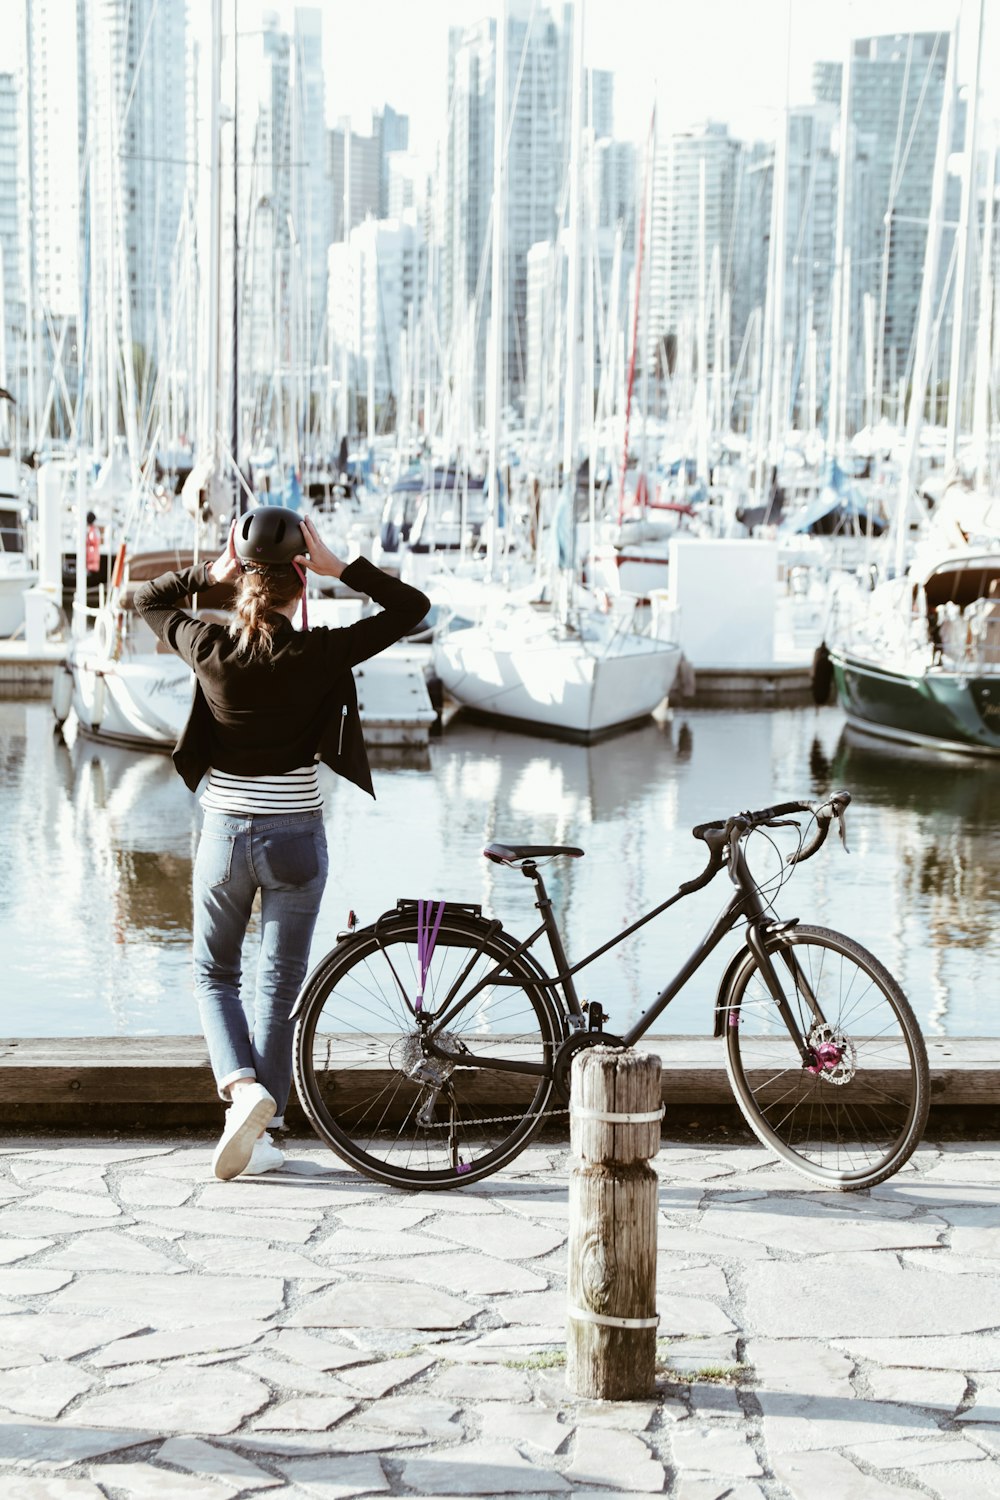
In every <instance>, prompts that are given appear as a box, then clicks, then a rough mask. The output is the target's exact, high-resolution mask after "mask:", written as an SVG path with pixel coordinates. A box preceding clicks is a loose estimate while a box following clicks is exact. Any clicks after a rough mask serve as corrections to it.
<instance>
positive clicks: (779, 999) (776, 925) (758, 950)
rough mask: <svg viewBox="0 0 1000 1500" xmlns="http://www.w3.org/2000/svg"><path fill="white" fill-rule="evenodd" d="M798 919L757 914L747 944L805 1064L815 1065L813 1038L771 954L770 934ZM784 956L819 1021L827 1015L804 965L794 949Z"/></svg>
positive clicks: (793, 977)
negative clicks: (808, 1035) (804, 1032)
mask: <svg viewBox="0 0 1000 1500" xmlns="http://www.w3.org/2000/svg"><path fill="white" fill-rule="evenodd" d="M797 921H798V918H797V917H795V918H793V919H792V921H790V922H774V921H770V922H768V921H764V920H762V919H760V918H756V919H755V920H753V921H752V922H750V923H749V924H748V926H747V947H748V948H749V949H750V952H751V953H752V954H753V956H754V958H755V959H756V960H757V967H758V969H759V970H760V973H761V977H762V978H763V980H764V983H765V984H766V985H767V988H768V992H769V993H770V996H771V999H772V1000H773V1001H774V1003H775V1006H776V1007H777V1011H778V1014H779V1015H780V1017H781V1019H782V1020H783V1021H784V1023H785V1025H786V1027H787V1028H788V1034H789V1036H790V1037H791V1039H792V1041H793V1042H794V1043H795V1046H796V1048H797V1049H798V1053H799V1056H800V1057H801V1058H802V1064H803V1067H806V1068H811V1067H814V1066H815V1063H816V1056H815V1053H814V1052H813V1049H812V1047H811V1046H810V1045H809V1042H808V1041H807V1040H806V1038H805V1037H804V1036H803V1035H802V1030H801V1027H800V1026H799V1023H798V1021H797V1020H796V1017H795V1012H794V1011H793V1010H792V1007H791V1006H790V1005H789V1003H788V1000H787V999H786V998H785V992H784V990H783V989H782V987H781V980H780V979H779V978H778V975H777V973H776V971H775V967H774V964H773V963H772V962H771V955H770V954H769V953H768V951H767V940H768V938H771V937H773V936H774V935H775V934H776V933H781V932H787V931H788V930H789V929H790V928H792V927H794V926H795V923H796V922H797ZM782 958H783V959H784V960H785V962H786V964H787V965H788V970H789V973H790V974H791V976H792V983H793V985H794V986H795V989H796V992H797V993H799V994H802V995H804V998H805V999H806V1001H807V1002H808V1004H809V1007H810V1009H811V1010H812V1012H813V1016H814V1017H815V1019H816V1021H819V1022H821V1021H822V1020H823V1016H822V1013H821V1011H820V1009H819V1006H818V1005H817V1003H816V998H815V996H814V995H813V993H812V991H811V989H810V988H809V986H808V985H807V984H806V983H805V978H804V976H803V974H802V971H801V968H800V966H799V965H798V964H797V963H796V961H795V958H794V955H793V954H792V953H791V952H788V951H786V952H784V953H782ZM733 1020H734V1016H733V1015H731V1016H730V1024H732V1023H733Z"/></svg>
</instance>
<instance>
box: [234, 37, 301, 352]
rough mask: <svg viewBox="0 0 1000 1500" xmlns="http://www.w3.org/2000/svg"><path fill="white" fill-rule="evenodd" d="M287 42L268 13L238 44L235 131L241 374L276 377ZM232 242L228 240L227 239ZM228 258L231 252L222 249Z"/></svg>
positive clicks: (286, 204) (285, 272)
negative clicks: (270, 373) (271, 373)
mask: <svg viewBox="0 0 1000 1500" xmlns="http://www.w3.org/2000/svg"><path fill="white" fill-rule="evenodd" d="M290 54H291V40H290V38H289V36H288V34H287V32H285V31H282V30H281V28H280V27H279V25H278V18H277V16H276V15H274V14H273V13H271V14H268V15H266V16H265V17H264V25H263V27H262V28H261V29H260V30H259V31H257V32H250V33H249V34H247V35H244V36H241V37H240V38H239V51H238V59H237V60H238V64H239V71H238V90H237V108H238V130H239V143H240V145H239V153H240V158H241V161H243V162H248V163H250V167H249V170H248V169H247V168H246V167H244V168H243V170H242V171H241V172H240V174H239V189H240V207H239V212H238V214H237V220H238V222H239V224H240V226H241V239H242V241H243V243H242V244H241V247H240V248H241V252H242V256H243V275H242V277H241V281H242V286H243V299H242V305H241V309H240V326H241V331H242V349H241V353H240V364H241V369H242V371H243V374H244V378H245V377H246V376H247V375H251V376H252V375H254V374H257V373H264V372H267V371H276V370H278V369H279V368H280V367H281V365H282V364H285V363H286V362H287V360H288V358H289V355H290V350H289V347H288V338H287V335H288V325H287V319H283V318H282V316H281V309H282V304H283V300H284V296H285V291H286V289H287V287H288V283H289V251H290V236H289V228H288V225H289V217H290V215H291V212H292V191H291V187H292V179H291V173H290V171H289V162H290V160H291V155H292V147H291V140H290V136H291V118H290V97H289V82H290V78H289V74H290ZM230 238H231V234H230ZM229 252H230V255H231V253H232V247H231V245H230V247H229Z"/></svg>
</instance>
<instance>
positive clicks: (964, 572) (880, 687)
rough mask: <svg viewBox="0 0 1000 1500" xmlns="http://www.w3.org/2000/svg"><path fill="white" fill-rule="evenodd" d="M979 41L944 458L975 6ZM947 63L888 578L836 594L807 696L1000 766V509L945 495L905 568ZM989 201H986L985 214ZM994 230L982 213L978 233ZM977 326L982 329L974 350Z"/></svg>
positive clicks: (939, 198) (925, 362)
mask: <svg viewBox="0 0 1000 1500" xmlns="http://www.w3.org/2000/svg"><path fill="white" fill-rule="evenodd" d="M979 41H980V46H979V48H978V51H977V63H976V75H975V82H974V84H973V87H972V89H971V99H970V109H969V113H968V119H967V123H966V142H965V173H964V177H963V204H962V214H961V223H960V226H959V239H958V241H957V254H956V266H957V267H958V268H960V271H961V274H960V276H959V279H958V281H957V283H956V291H955V304H956V312H955V317H954V319H953V328H954V333H953V348H952V378H951V381H950V388H949V433H950V442H951V457H952V458H954V454H955V443H956V438H957V428H958V401H959V396H960V387H961V380H960V370H961V354H962V340H963V334H964V316H963V315H964V306H963V297H962V294H961V286H962V280H963V276H964V267H965V263H966V256H967V254H968V240H969V235H968V230H969V226H970V222H971V220H972V217H973V214H974V205H975V193H974V191H973V185H974V170H975V160H976V157H975V139H976V114H977V107H978V92H979V59H980V58H981V52H982V47H981V42H982V0H980V5H979ZM955 52H956V46H955V39H954V38H953V40H952V45H951V47H950V48H949V53H948V72H947V76H946V79H945V89H944V98H943V102H942V110H941V122H940V128H939V135H938V148H937V157H936V161H935V167H934V186H933V192H932V202H931V212H930V222H929V225H928V233H927V248H926V252H925V259H924V275H923V295H922V298H921V306H920V314H919V320H918V325H917V339H916V352H915V357H914V377H913V394H912V396H911V400H910V410H909V414H908V419H907V428H906V446H905V454H904V459H903V464H902V471H903V472H902V484H901V489H900V495H899V501H898V506H897V512H896V517H895V524H894V537H893V541H894V557H895V570H894V571H895V576H894V577H889V578H887V579H885V580H884V581H882V582H880V583H878V584H877V585H876V587H875V588H874V589H873V590H871V591H870V592H868V591H866V590H865V589H864V587H863V585H861V584H860V583H859V582H858V581H857V580H845V581H843V582H842V584H841V586H840V588H839V589H838V591H837V594H836V596H835V599H834V603H833V608H832V611H831V615H830V619H829V621H828V624H827V629H826V635H825V640H824V643H823V646H822V647H821V648H820V651H819V653H818V655H817V664H816V665H817V671H816V677H815V681H814V686H815V687H816V696H817V697H818V698H822V697H824V696H825V695H826V693H827V692H828V691H829V689H830V687H831V686H832V685H835V686H836V690H837V696H838V698H839V700H840V702H841V704H842V706H843V708H844V710H845V712H846V714H847V718H848V722H849V723H850V724H851V725H852V726H853V727H854V728H855V729H857V730H860V731H862V732H864V733H866V734H869V735H874V736H876V737H880V738H884V739H889V740H897V741H903V742H905V743H909V744H914V745H918V746H921V747H923V748H925V749H928V750H934V751H940V750H944V751H951V752H956V753H959V754H978V755H983V754H985V755H1000V501H998V500H996V499H993V498H991V497H989V496H988V495H986V496H984V495H979V496H977V495H975V494H972V493H968V492H965V491H963V490H962V489H961V488H960V487H957V486H952V487H951V488H950V489H949V490H948V491H947V492H946V494H945V496H944V497H942V500H941V501H939V503H938V504H937V505H936V507H935V509H934V513H933V515H932V517H931V518H930V520H929V521H926V520H925V521H924V524H923V535H922V537H921V539H920V541H919V543H918V545H917V546H916V548H915V550H914V552H913V555H912V557H910V558H908V557H907V549H908V544H909V540H910V530H911V507H912V501H913V496H914V495H915V493H916V488H917V485H916V477H917V460H918V452H919V438H920V429H921V424H922V419H923V408H924V399H925V394H926V388H927V378H928V372H929V368H930V362H931V303H932V297H933V293H934V288H935V286H936V284H937V276H938V260H939V253H940V239H941V227H942V221H943V208H944V188H945V173H946V164H947V155H948V149H949V143H950V125H951V109H950V103H951V96H952V93H953V90H954V68H955ZM991 175H992V174H991ZM991 199H992V195H990V199H988V200H987V201H988V203H989V202H991ZM991 220H992V212H991V209H989V208H988V210H987V214H986V224H987V226H989V225H990V224H991ZM983 259H984V267H988V263H989V259H990V253H989V244H988V243H987V246H986V251H985V254H984V257H983ZM991 300H992V299H990V301H991ZM984 305H986V306H988V305H989V303H988V302H986V303H984ZM982 322H983V320H982V319H981V327H980V335H981V338H982V336H983V334H984V328H983V326H982ZM978 405H979V403H977V406H978Z"/></svg>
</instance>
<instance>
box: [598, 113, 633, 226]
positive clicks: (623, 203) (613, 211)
mask: <svg viewBox="0 0 1000 1500" xmlns="http://www.w3.org/2000/svg"><path fill="white" fill-rule="evenodd" d="M594 154H595V168H594V171H595V176H596V179H597V191H596V198H597V202H596V204H595V211H596V220H597V226H598V228H600V229H614V227H615V225H616V224H619V223H620V224H622V226H623V228H624V232H625V246H626V249H629V250H632V249H634V248H635V236H636V218H637V213H636V209H637V200H638V196H639V193H640V191H641V184H639V183H638V181H637V172H638V156H637V153H636V148H635V146H634V145H633V144H632V142H631V141H616V140H612V139H611V138H610V137H607V136H605V137H599V138H598V139H597V140H596V141H595V142H594Z"/></svg>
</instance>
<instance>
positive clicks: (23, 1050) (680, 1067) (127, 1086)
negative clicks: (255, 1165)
mask: <svg viewBox="0 0 1000 1500" xmlns="http://www.w3.org/2000/svg"><path fill="white" fill-rule="evenodd" d="M638 1050H640V1051H645V1052H654V1053H657V1054H658V1055H659V1057H660V1059H661V1062H662V1066H663V1103H664V1107H665V1110H666V1119H667V1121H668V1124H669V1122H671V1121H676V1122H678V1123H688V1122H689V1121H690V1119H691V1118H692V1116H691V1111H692V1110H696V1109H706V1110H710V1111H713V1112H715V1111H723V1112H731V1113H732V1115H733V1118H734V1119H738V1116H737V1113H736V1109H735V1105H734V1103H733V1096H732V1091H731V1089H730V1086H729V1080H728V1077H727V1075H726V1063H725V1049H724V1046H723V1044H722V1042H720V1041H716V1040H713V1039H712V1038H709V1037H692V1036H650V1037H647V1038H646V1039H645V1040H644V1041H643V1042H642V1043H640V1044H639V1049H638ZM927 1052H928V1057H929V1060H930V1073H931V1099H932V1106H931V1107H932V1112H933V1110H935V1109H937V1110H943V1109H956V1110H966V1111H972V1112H973V1114H980V1115H983V1116H984V1117H986V1116H988V1117H989V1118H991V1119H993V1120H994V1121H996V1123H997V1125H998V1128H1000V1038H996V1037H928V1038H927ZM0 1080H2V1082H0V1093H2V1096H3V1101H4V1117H5V1119H6V1121H7V1122H8V1124H9V1125H16V1126H18V1127H19V1128H20V1127H23V1128H31V1129H36V1128H42V1127H53V1128H55V1127H60V1128H81V1127H82V1126H85V1125H86V1126H88V1127H89V1128H94V1129H112V1128H115V1127H119V1128H124V1127H127V1128H133V1127H137V1128H143V1129H156V1128H158V1127H162V1126H165V1125H170V1124H178V1125H180V1124H187V1125H199V1124H204V1125H206V1126H209V1127H210V1126H211V1125H213V1124H215V1123H217V1122H218V1120H219V1118H220V1105H219V1100H218V1096H217V1094H216V1091H215V1085H214V1083H213V1081H212V1075H211V1072H210V1070H209V1065H208V1053H207V1050H206V1047H205V1042H204V1040H203V1038H202V1037H200V1036H159V1037H149V1036H139V1037H125V1036H117V1037H21V1038H9V1039H6V1040H3V1041H0ZM368 1081H369V1082H370V1080H368ZM476 1083H477V1089H478V1090H479V1092H477V1094H476V1096H475V1097H476V1100H477V1102H479V1103H481V1106H482V1108H483V1110H484V1111H485V1112H493V1111H495V1110H497V1109H502V1108H503V1106H504V1103H505V1095H504V1084H505V1080H504V1078H503V1075H501V1074H492V1075H491V1074H489V1073H487V1072H483V1073H479V1074H477V1078H476ZM468 1097H469V1098H470V1099H471V1097H472V1095H471V1094H470V1095H469V1096H468ZM558 1103H559V1101H556V1102H555V1105H554V1107H555V1108H558ZM289 1118H290V1119H291V1120H293V1121H294V1122H295V1123H296V1124H297V1125H299V1126H300V1127H301V1126H305V1124H306V1121H305V1117H304V1116H303V1115H302V1113H301V1111H300V1110H299V1109H298V1106H297V1104H296V1102H295V1101H294V1100H293V1102H292V1105H291V1106H290V1108H289ZM567 1121H568V1117H567V1115H566V1114H565V1112H564V1111H563V1112H560V1113H558V1114H555V1115H553V1117H552V1121H551V1122H550V1125H551V1127H554V1128H555V1130H556V1131H557V1132H558V1131H562V1133H563V1134H567V1133H568V1123H567Z"/></svg>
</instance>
